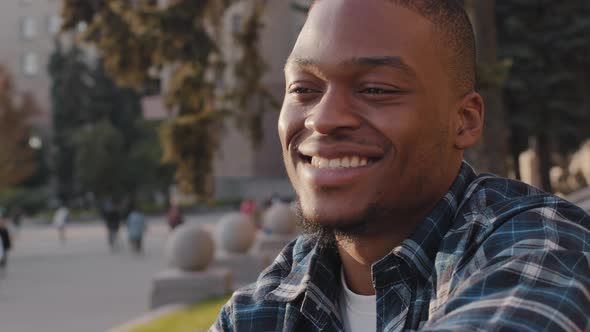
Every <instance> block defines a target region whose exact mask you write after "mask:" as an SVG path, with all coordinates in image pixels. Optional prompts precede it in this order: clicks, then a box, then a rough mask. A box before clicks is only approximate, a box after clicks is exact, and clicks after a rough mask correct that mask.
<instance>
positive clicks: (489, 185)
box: [457, 176, 590, 271]
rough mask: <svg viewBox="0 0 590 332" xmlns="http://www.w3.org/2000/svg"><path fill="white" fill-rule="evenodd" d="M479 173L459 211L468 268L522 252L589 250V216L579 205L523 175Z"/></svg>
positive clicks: (464, 258) (523, 253)
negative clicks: (521, 177)
mask: <svg viewBox="0 0 590 332" xmlns="http://www.w3.org/2000/svg"><path fill="white" fill-rule="evenodd" d="M478 179H479V182H478V183H477V184H476V186H475V187H474V188H473V189H472V193H471V195H470V196H469V197H467V198H466V200H465V202H464V203H463V204H464V205H463V207H462V208H461V211H460V212H459V214H458V216H457V219H458V223H459V224H460V227H459V228H460V230H462V232H460V233H461V234H462V235H463V237H464V238H463V242H464V243H465V246H464V247H463V248H462V250H464V252H463V254H464V257H463V259H462V260H463V263H467V262H469V264H468V265H471V266H470V268H469V269H468V270H474V271H475V270H478V269H479V268H481V267H482V266H483V265H486V264H488V263H490V262H492V261H498V260H502V259H508V258H510V257H516V256H520V255H531V254H540V255H544V254H545V253H547V252H548V251H554V250H560V251H563V250H565V251H570V252H578V253H579V254H582V255H583V254H584V253H588V252H590V217H589V216H588V214H587V213H586V212H585V211H584V210H582V209H581V208H580V207H578V206H576V205H574V204H573V203H571V202H568V201H566V200H564V199H562V198H559V197H557V196H555V195H552V194H549V193H545V192H543V191H541V190H539V189H537V188H534V187H532V186H529V185H527V184H525V183H523V182H520V181H515V180H510V179H505V178H501V177H497V176H483V177H480V178H478ZM476 181H477V180H476Z"/></svg>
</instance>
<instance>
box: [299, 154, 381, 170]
mask: <svg viewBox="0 0 590 332" xmlns="http://www.w3.org/2000/svg"><path fill="white" fill-rule="evenodd" d="M304 159H307V160H308V161H309V163H310V164H311V165H312V166H313V167H316V168H320V169H338V168H358V167H363V166H367V165H368V164H369V163H371V162H372V161H371V159H370V158H367V157H362V156H345V157H341V158H332V159H328V158H323V157H320V156H313V157H307V158H304Z"/></svg>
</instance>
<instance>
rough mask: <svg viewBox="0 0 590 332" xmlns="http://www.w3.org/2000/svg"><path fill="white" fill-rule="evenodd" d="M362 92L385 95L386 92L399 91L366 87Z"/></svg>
mask: <svg viewBox="0 0 590 332" xmlns="http://www.w3.org/2000/svg"><path fill="white" fill-rule="evenodd" d="M360 92H361V93H366V94H371V95H384V94H394V93H398V91H396V90H386V89H381V88H366V89H364V90H361V91H360Z"/></svg>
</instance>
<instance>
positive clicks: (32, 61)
mask: <svg viewBox="0 0 590 332" xmlns="http://www.w3.org/2000/svg"><path fill="white" fill-rule="evenodd" d="M38 72H39V57H38V56H37V54H35V53H33V52H29V53H27V54H25V57H24V58H23V73H25V75H28V76H33V75H37V73H38Z"/></svg>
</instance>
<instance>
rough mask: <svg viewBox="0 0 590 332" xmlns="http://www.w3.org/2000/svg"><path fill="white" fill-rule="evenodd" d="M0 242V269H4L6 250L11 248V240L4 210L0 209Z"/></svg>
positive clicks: (6, 257) (6, 256) (6, 258)
mask: <svg viewBox="0 0 590 332" xmlns="http://www.w3.org/2000/svg"><path fill="white" fill-rule="evenodd" d="M0 242H1V243H0V269H4V268H6V264H7V262H8V252H9V251H10V249H12V241H11V238H10V232H9V231H8V222H7V218H6V215H5V212H4V211H0Z"/></svg>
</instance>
